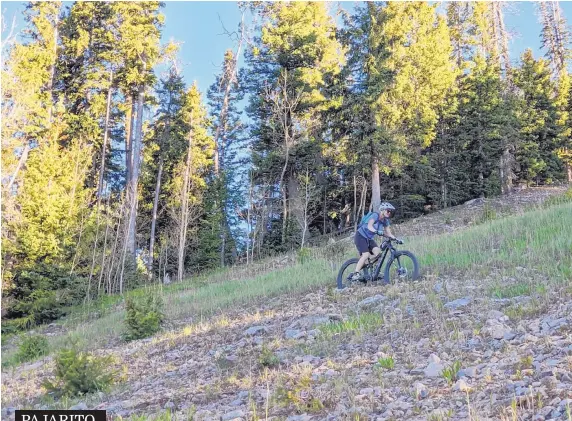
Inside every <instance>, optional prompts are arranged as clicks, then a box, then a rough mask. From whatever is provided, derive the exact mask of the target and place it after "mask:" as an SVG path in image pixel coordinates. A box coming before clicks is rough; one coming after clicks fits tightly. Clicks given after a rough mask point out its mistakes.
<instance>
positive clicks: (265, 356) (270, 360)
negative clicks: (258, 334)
mask: <svg viewBox="0 0 572 421" xmlns="http://www.w3.org/2000/svg"><path fill="white" fill-rule="evenodd" d="M258 362H259V363H260V365H261V366H263V367H276V366H277V365H278V364H280V359H279V358H278V356H277V355H276V354H275V353H274V352H272V351H271V350H270V349H269V348H267V347H266V346H265V345H263V346H262V352H261V353H260V358H258Z"/></svg>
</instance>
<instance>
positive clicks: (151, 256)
mask: <svg viewBox="0 0 572 421" xmlns="http://www.w3.org/2000/svg"><path fill="white" fill-rule="evenodd" d="M170 113H171V104H170V103H169V105H168V107H167V115H170ZM169 133H170V121H169V120H167V122H166V124H165V132H164V133H163V134H162V135H161V143H160V144H159V156H160V157H159V169H158V170H157V180H156V182H155V194H154V196H153V210H152V212H151V237H150V238H149V260H148V262H147V271H148V272H149V278H152V277H153V259H154V253H155V230H156V225H157V211H158V208H159V194H160V193H161V178H162V175H163V166H164V156H163V147H164V145H165V140H166V138H167V137H168V136H169Z"/></svg>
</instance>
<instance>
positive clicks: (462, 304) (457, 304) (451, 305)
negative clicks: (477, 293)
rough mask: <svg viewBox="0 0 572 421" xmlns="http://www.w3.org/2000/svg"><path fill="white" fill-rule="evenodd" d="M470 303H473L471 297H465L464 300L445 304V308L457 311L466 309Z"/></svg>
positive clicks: (460, 299) (459, 299)
mask: <svg viewBox="0 0 572 421" xmlns="http://www.w3.org/2000/svg"><path fill="white" fill-rule="evenodd" d="M470 303H471V297H463V298H458V299H456V300H454V301H449V302H448V303H446V304H445V306H444V307H445V308H448V309H450V310H456V309H458V308H461V307H465V306H467V305H469V304H470Z"/></svg>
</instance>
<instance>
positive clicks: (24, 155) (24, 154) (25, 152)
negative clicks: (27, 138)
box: [6, 142, 30, 194]
mask: <svg viewBox="0 0 572 421" xmlns="http://www.w3.org/2000/svg"><path fill="white" fill-rule="evenodd" d="M29 152H30V143H29V142H26V144H25V145H24V149H22V154H21V155H20V159H18V164H17V165H16V169H15V170H14V174H12V177H10V181H9V182H8V187H7V189H6V190H7V192H8V193H7V194H10V190H11V189H12V185H13V184H14V182H15V181H16V178H17V177H18V172H20V169H21V168H22V166H23V165H24V163H25V162H26V161H27V159H28V153H29Z"/></svg>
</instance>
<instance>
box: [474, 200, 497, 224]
mask: <svg viewBox="0 0 572 421" xmlns="http://www.w3.org/2000/svg"><path fill="white" fill-rule="evenodd" d="M495 219H497V212H496V211H495V210H494V208H493V207H492V206H491V205H490V204H489V203H488V202H487V203H485V206H483V211H482V213H481V215H480V216H479V218H478V221H477V222H479V223H484V222H488V221H492V220H495Z"/></svg>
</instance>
